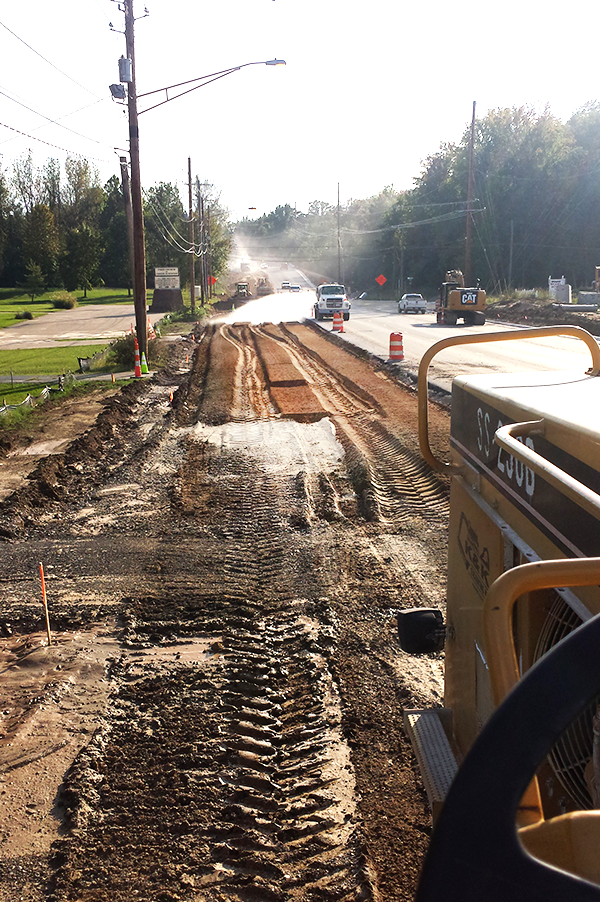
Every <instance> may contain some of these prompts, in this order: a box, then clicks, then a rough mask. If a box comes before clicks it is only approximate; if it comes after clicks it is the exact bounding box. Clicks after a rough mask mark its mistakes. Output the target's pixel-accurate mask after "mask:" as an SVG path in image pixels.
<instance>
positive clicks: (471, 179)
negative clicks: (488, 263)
mask: <svg viewBox="0 0 600 902" xmlns="http://www.w3.org/2000/svg"><path fill="white" fill-rule="evenodd" d="M475 103H476V101H475V100H474V101H473V118H472V119H471V140H470V142H469V174H468V176H467V228H466V232H465V272H464V276H465V287H467V288H470V287H471V282H472V280H471V246H472V244H473V214H472V213H471V209H472V206H473V195H474V194H475V190H474V189H475V170H474V169H473V154H474V148H475Z"/></svg>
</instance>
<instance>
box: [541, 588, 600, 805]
mask: <svg viewBox="0 0 600 902" xmlns="http://www.w3.org/2000/svg"><path fill="white" fill-rule="evenodd" d="M581 622H582V621H581V618H580V617H579V616H578V615H577V614H576V613H575V612H574V611H573V610H571V608H570V607H569V606H568V604H567V603H566V601H564V599H563V598H561V596H560V595H558V593H555V594H554V600H553V602H552V604H551V606H550V610H549V612H548V616H547V617H546V620H545V622H544V626H543V627H542V629H541V631H540V635H539V638H538V642H537V646H536V649H535V656H534V657H535V660H536V661H537V660H539V658H541V657H542V655H544V654H546V652H548V651H550V649H551V648H553V646H555V645H556V644H557V643H558V642H560V640H561V639H564V637H565V636H568V635H569V633H572V632H573V630H574V629H576V628H577V627H578V626H580V625H581ZM596 707H597V703H596V702H593V703H592V704H591V705H588V707H587V708H585V709H584V710H583V711H582V712H581V714H580V715H579V716H578V717H577V719H576V720H574V721H573V723H572V724H571V725H570V726H569V727H568V728H567V729H566V730H565V732H564V733H563V734H562V736H561V737H560V739H559V740H558V741H557V742H556V744H555V745H554V747H553V749H552V751H551V752H550V754H549V755H548V762H549V764H550V766H551V768H552V770H553V771H554V773H555V775H556V778H557V780H558V781H559V783H560V784H561V786H562V787H563V789H564V790H566V792H567V793H568V794H569V796H570V797H571V798H572V799H573V801H574V802H575V803H576V805H577V806H578V807H579V808H581V809H584V810H586V809H590V808H593V807H594V806H593V804H592V798H591V796H590V792H589V789H588V787H587V784H586V781H585V777H584V771H585V768H586V765H587V764H588V762H589V761H590V758H591V757H592V745H593V726H592V719H593V717H594V714H595V712H596Z"/></svg>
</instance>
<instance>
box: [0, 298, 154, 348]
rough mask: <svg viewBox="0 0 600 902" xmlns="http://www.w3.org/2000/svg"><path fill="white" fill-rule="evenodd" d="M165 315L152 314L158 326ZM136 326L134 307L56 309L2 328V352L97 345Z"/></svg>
mask: <svg viewBox="0 0 600 902" xmlns="http://www.w3.org/2000/svg"><path fill="white" fill-rule="evenodd" d="M163 316H164V314H163V313H149V314H148V318H149V319H150V321H151V322H152V323H153V324H154V323H156V322H158V320H160V319H162V317H163ZM132 326H134V327H135V312H134V307H133V304H111V305H107V304H90V305H89V306H87V307H76V308H75V309H74V310H55V311H53V312H52V313H48V314H46V315H45V316H40V317H38V318H37V319H34V320H23V321H22V322H20V323H17V324H16V325H14V326H9V327H8V329H0V351H12V350H17V349H25V348H55V347H65V346H67V347H68V346H69V345H79V344H89V343H93V342H97V343H98V344H105V343H106V342H107V341H113V340H114V339H115V338H120V337H121V336H122V335H124V334H125V333H126V332H129V330H130V329H131V327H132Z"/></svg>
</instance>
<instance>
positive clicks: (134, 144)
mask: <svg viewBox="0 0 600 902" xmlns="http://www.w3.org/2000/svg"><path fill="white" fill-rule="evenodd" d="M123 11H124V13H125V46H126V53H127V58H128V59H130V60H131V81H130V82H129V83H128V84H127V109H128V112H129V156H130V159H131V209H132V219H133V303H134V307H135V330H136V333H137V340H138V345H139V348H140V356H141V355H142V353H144V354H145V355H146V357H147V356H148V347H147V344H148V342H147V323H146V248H145V241H144V210H143V206H142V182H141V177H140V138H139V129H138V111H137V96H136V87H135V47H134V36H133V23H134V18H133V0H123Z"/></svg>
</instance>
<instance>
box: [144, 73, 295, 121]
mask: <svg viewBox="0 0 600 902" xmlns="http://www.w3.org/2000/svg"><path fill="white" fill-rule="evenodd" d="M285 65H286V63H285V60H278V59H274V60H257V61H255V62H252V63H242V64H241V66H232V67H231V68H230V69H222V70H221V71H220V72H211V73H210V74H209V75H199V76H198V78H190V79H189V80H188V81H180V82H179V83H178V84H175V85H167V86H166V87H164V88H155V90H154V91H146V92H145V93H144V94H138V95H137V99H138V100H139V99H140V98H141V97H150V95H151V94H159V93H161V92H162V91H165V93H167V99H166V100H161V102H160V103H155V104H154V105H153V106H149V107H147V108H146V109H145V110H140V111H139V113H138V115H139V116H141V115H142V113H147V112H149V110H155V109H156V108H157V107H159V106H163V105H164V104H165V103H169V101H170V100H177V98H178V97H183V96H184V94H189V93H190V92H191V91H195V90H196V89H197V88H203V87H204V86H205V85H209V84H211V83H212V82H213V81H218V80H219V79H220V78H224V77H225V76H226V75H231V74H232V72H239V70H240V69H244V68H245V67H246V66H285ZM196 81H198V82H201V84H198V85H194V87H193V88H188V89H187V91H180V92H179V94H176V95H175V97H169V96H168V92H169V91H171V90H173V89H174V88H183V87H184V86H185V85H191V84H193V83H194V82H196Z"/></svg>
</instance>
